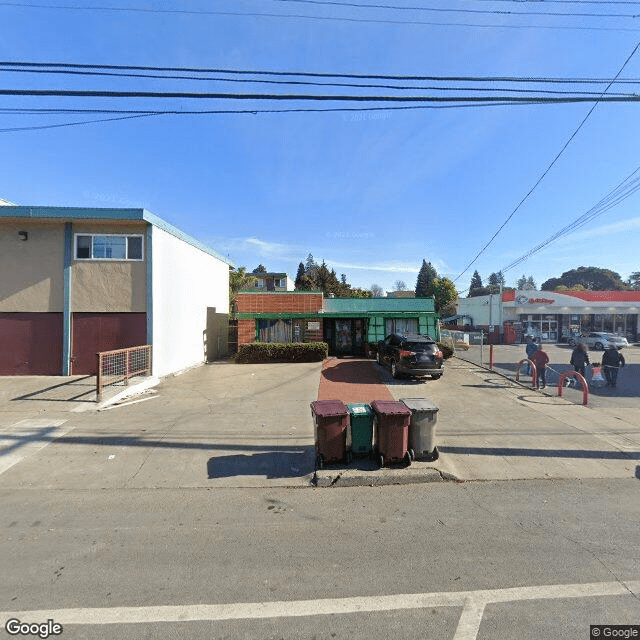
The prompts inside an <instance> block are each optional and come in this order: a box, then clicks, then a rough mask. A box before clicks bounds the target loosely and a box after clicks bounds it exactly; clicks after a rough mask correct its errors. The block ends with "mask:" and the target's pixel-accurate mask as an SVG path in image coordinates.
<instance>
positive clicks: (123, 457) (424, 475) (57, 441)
mask: <svg viewBox="0 0 640 640" xmlns="http://www.w3.org/2000/svg"><path fill="white" fill-rule="evenodd" d="M508 355H509V354H508ZM510 356H511V357H512V358H513V356H516V357H517V351H516V350H513V351H512V352H511V354H510ZM504 361H505V362H507V359H506V357H505V360H504ZM329 362H330V361H329ZM346 363H351V364H350V365H349V367H348V369H349V372H350V375H352V376H353V382H348V381H346V380H344V379H343V376H342V372H345V371H347V368H346ZM358 363H360V364H358ZM339 364H344V365H345V366H343V367H342V368H341V369H340V371H341V376H340V379H339V380H335V379H334V380H333V382H335V383H336V385H335V386H333V388H332V390H331V394H333V393H334V392H335V393H336V394H337V395H336V399H341V400H345V401H347V402H351V401H354V400H360V401H365V402H367V401H371V399H372V398H370V397H362V398H361V397H359V394H360V392H357V395H358V397H355V396H353V395H352V394H351V392H352V391H354V390H357V389H358V388H360V389H365V390H367V392H368V393H370V394H373V398H374V399H378V396H380V399H383V397H388V396H383V395H382V394H383V393H384V394H390V395H391V397H393V398H395V399H400V398H403V397H407V398H416V397H428V398H430V399H431V400H432V401H433V402H434V403H435V404H436V405H437V406H438V407H439V411H438V414H437V415H438V417H437V424H436V444H437V446H438V448H439V450H440V458H439V459H438V460H437V461H434V462H420V461H416V462H414V463H413V464H412V465H411V466H410V467H406V468H404V467H399V468H391V469H386V468H385V469H382V470H381V469H378V468H377V466H376V465H375V464H374V463H373V462H372V461H370V460H367V459H357V460H356V461H354V462H353V463H352V464H351V465H349V466H348V467H347V466H345V465H340V464H336V465H334V466H332V467H329V468H327V469H325V470H322V472H321V473H319V474H318V475H316V476H314V462H315V450H314V433H313V421H312V417H311V411H310V406H309V405H310V403H311V402H312V401H313V400H316V399H317V398H318V397H319V395H318V394H319V393H321V390H322V388H323V386H322V384H321V374H322V364H321V363H299V364H265V365H235V364H232V363H229V362H217V363H213V364H210V365H206V366H202V367H198V368H196V369H193V370H191V371H189V372H186V373H184V374H182V375H180V376H176V377H170V378H167V379H165V380H163V381H162V383H161V384H160V385H159V386H158V387H157V389H155V390H153V391H151V392H148V393H146V394H144V395H141V396H139V397H136V398H132V399H130V400H128V401H125V402H124V403H123V404H121V405H115V406H112V407H109V408H106V409H105V410H103V411H98V412H85V413H75V412H73V411H71V410H68V411H61V410H58V411H57V412H56V411H55V410H54V409H49V408H47V409H45V410H44V413H35V414H34V413H30V414H28V415H27V417H26V418H25V417H22V415H21V414H20V412H19V411H18V412H15V413H5V414H4V415H3V416H2V420H3V423H2V430H1V431H0V474H1V476H0V484H2V485H3V486H5V487H11V486H14V487H15V486H20V487H25V486H28V487H47V488H61V489H65V488H78V487H82V488H85V489H96V488H150V487H167V488H174V487H175V488H180V487H260V486H274V487H275V486H293V487H296V486H297V487H305V486H309V484H310V483H311V481H312V480H313V479H314V477H315V479H316V480H319V484H320V485H331V486H344V485H350V484H400V483H414V482H426V481H438V482H442V481H443V480H447V479H456V478H457V479H461V480H489V479H504V480H507V479H528V478H624V477H626V478H629V477H640V407H638V406H637V398H633V397H632V396H628V397H627V396H625V398H626V400H627V404H628V406H624V407H614V406H613V405H608V406H601V407H593V406H591V405H590V406H589V407H583V406H582V405H581V404H580V402H581V396H580V397H579V398H573V397H571V394H570V393H569V391H570V390H567V393H566V394H565V396H564V397H563V398H557V397H555V396H553V394H552V393H541V392H539V391H535V390H532V389H529V388H527V387H526V386H523V385H520V384H516V383H515V382H513V381H512V380H510V379H508V378H507V377H505V376H504V375H501V374H500V373H499V372H496V371H493V372H492V371H488V370H487V369H484V368H481V367H479V366H477V365H474V364H473V363H470V362H466V361H463V360H460V359H458V358H453V359H451V360H450V361H448V362H447V364H446V369H445V375H444V376H443V377H442V378H441V379H440V380H428V381H424V382H423V381H417V380H394V379H393V378H392V377H391V375H390V373H389V371H388V370H387V369H383V368H382V367H380V366H379V365H377V364H375V363H374V362H373V361H367V360H360V361H358V360H351V361H347V360H345V361H339ZM336 366H337V365H336ZM632 366H633V363H632ZM325 371H328V372H329V373H331V372H334V373H335V371H336V368H335V367H328V365H327V363H325ZM358 371H360V372H364V374H363V375H364V378H362V377H359V374H358ZM334 378H335V376H334ZM54 382H55V381H54ZM51 386H52V387H54V386H55V385H51ZM340 389H343V390H344V389H346V390H348V391H349V394H351V395H348V397H347V396H346V395H345V396H344V397H340V396H341V395H342V393H341V392H340ZM548 391H549V390H548ZM345 393H346V392H345ZM22 395H23V396H27V395H29V394H28V392H27V393H26V394H22ZM54 402H55V400H50V403H51V404H52V403H54ZM67 402H68V401H67ZM634 402H636V406H634V404H633V403H634ZM9 403H10V401H9V402H5V403H3V404H1V405H0V406H1V407H5V406H6V405H7V404H9ZM47 406H49V405H47ZM56 406H57V405H56ZM32 411H33V410H32ZM8 416H10V417H8ZM43 420H44V422H43ZM45 423H46V424H45Z"/></svg>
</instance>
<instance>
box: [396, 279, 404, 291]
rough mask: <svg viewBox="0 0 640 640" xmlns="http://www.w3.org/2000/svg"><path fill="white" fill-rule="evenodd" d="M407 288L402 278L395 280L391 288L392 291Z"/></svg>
mask: <svg viewBox="0 0 640 640" xmlns="http://www.w3.org/2000/svg"><path fill="white" fill-rule="evenodd" d="M406 289H407V285H406V284H405V281H404V280H396V281H395V282H394V283H393V290H394V291H405V290H406Z"/></svg>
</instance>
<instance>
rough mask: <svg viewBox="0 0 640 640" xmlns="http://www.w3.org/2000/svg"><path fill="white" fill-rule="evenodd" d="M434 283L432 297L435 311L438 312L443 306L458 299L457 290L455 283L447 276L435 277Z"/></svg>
mask: <svg viewBox="0 0 640 640" xmlns="http://www.w3.org/2000/svg"><path fill="white" fill-rule="evenodd" d="M434 285H435V286H434V292H433V294H434V295H433V297H434V300H435V305H436V311H437V312H438V313H440V312H441V311H442V310H443V309H444V308H445V307H447V306H448V305H449V304H451V303H452V302H454V301H455V300H457V299H458V291H457V290H456V285H455V284H453V282H452V281H451V280H449V278H437V279H436V281H435V283H434ZM454 313H455V312H454Z"/></svg>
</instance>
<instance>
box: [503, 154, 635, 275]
mask: <svg viewBox="0 0 640 640" xmlns="http://www.w3.org/2000/svg"><path fill="white" fill-rule="evenodd" d="M639 172H640V166H639V167H637V168H636V169H635V170H634V171H633V172H632V173H631V174H629V175H628V176H627V177H626V178H625V179H624V180H623V181H622V182H620V183H619V184H618V185H617V186H616V187H615V188H614V189H612V190H611V191H610V192H609V193H608V194H607V195H606V196H604V197H603V198H601V199H600V201H599V202H597V203H596V204H595V205H594V206H593V207H591V209H589V210H588V211H587V212H586V213H584V214H582V215H581V216H579V217H578V218H576V219H575V220H574V221H573V222H571V223H569V224H568V225H566V226H565V227H563V228H562V229H560V230H559V231H556V232H555V233H554V234H553V235H551V236H549V237H548V238H547V239H546V240H543V241H542V242H541V243H540V244H538V245H536V246H535V247H533V249H530V250H529V251H527V253H525V254H523V255H522V256H520V257H519V258H517V259H516V260H514V261H513V262H511V263H510V264H508V265H507V266H506V267H503V268H502V269H500V271H501V272H502V273H505V272H506V271H509V270H510V269H513V268H514V267H517V266H518V265H519V264H521V263H522V262H524V261H525V260H527V259H528V258H530V257H531V256H532V255H534V254H536V253H538V252H539V251H542V249H544V248H545V247H547V246H548V245H550V244H551V243H552V242H554V241H556V240H558V239H559V238H562V237H564V236H567V235H569V234H571V233H574V232H575V231H577V230H578V229H580V228H582V227H583V226H584V225H585V224H587V223H588V222H590V221H591V220H593V219H594V218H596V217H598V216H601V215H602V214H603V213H605V212H607V211H609V209H612V208H613V207H615V206H617V205H618V204H620V203H621V202H623V201H624V200H626V199H627V198H629V197H631V196H632V195H633V194H634V193H635V192H636V191H638V190H639V189H640V176H638V175H636V174H638V173H639Z"/></svg>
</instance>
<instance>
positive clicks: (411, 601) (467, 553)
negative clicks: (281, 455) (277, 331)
mask: <svg viewBox="0 0 640 640" xmlns="http://www.w3.org/2000/svg"><path fill="white" fill-rule="evenodd" d="M0 499H1V500H2V504H3V509H2V518H1V523H0V531H1V533H2V536H1V538H0V553H1V557H2V559H3V574H2V575H3V579H2V583H1V584H0V611H1V613H0V617H1V618H2V624H3V625H4V623H5V622H6V620H7V619H8V618H9V617H11V616H15V617H16V618H18V619H20V620H22V621H27V622H45V621H46V620H47V619H48V618H50V619H52V620H54V622H58V623H60V624H62V626H63V634H62V636H60V637H62V638H65V639H66V638H92V639H93V638H105V639H111V638H113V639H115V638H207V639H210V638H228V639H231V638H233V639H236V638H239V639H242V638H251V639H253V638H260V639H263V638H269V639H280V638H282V639H289V638H291V639H294V638H295V639H296V640H298V639H300V638H309V639H311V638H316V639H320V638H327V639H332V638H349V639H352V638H356V639H357V638H363V639H364V638H371V639H376V640H382V639H385V640H386V639H387V638H390V637H395V638H421V639H424V638H438V639H445V640H448V639H456V640H472V639H475V638H479V639H486V640H489V639H491V640H502V639H505V640H507V639H509V640H512V639H513V638H518V639H519V638H523V639H528V638H530V639H532V640H533V639H535V640H541V639H542V640H544V639H549V640H551V639H553V640H555V639H556V638H569V639H575V640H583V639H586V638H589V625H590V624H605V623H609V624H632V623H634V624H640V595H639V594H640V537H638V531H637V523H638V521H639V520H640V500H638V481H637V480H614V481H611V480H588V481H514V482H487V483H466V484H458V483H447V484H429V485H415V486H389V487H362V488H350V489H335V490H323V489H288V490H287V489H264V488H263V489H220V490H207V489H187V490H176V489H155V490H149V489H142V490H140V489H130V490H122V489H117V490H103V491H85V490H82V489H77V490H65V491H60V490H42V489H38V490H34V489H20V490H15V489H11V490H8V489H3V490H0ZM221 605H226V606H221ZM123 621H125V622H123ZM7 637H8V635H7ZM32 637H35V636H32Z"/></svg>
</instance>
